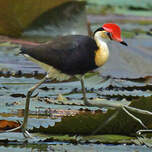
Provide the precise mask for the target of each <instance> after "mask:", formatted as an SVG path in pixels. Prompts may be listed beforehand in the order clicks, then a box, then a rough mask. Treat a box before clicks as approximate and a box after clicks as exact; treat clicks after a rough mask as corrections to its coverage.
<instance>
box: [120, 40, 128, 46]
mask: <svg viewBox="0 0 152 152" xmlns="http://www.w3.org/2000/svg"><path fill="white" fill-rule="evenodd" d="M120 43H121V44H122V45H125V46H128V44H127V43H126V42H125V41H121V42H120Z"/></svg>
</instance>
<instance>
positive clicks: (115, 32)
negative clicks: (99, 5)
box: [102, 23, 122, 42]
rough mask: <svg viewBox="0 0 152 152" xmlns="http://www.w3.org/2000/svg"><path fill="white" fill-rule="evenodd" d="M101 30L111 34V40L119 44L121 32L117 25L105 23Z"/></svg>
mask: <svg viewBox="0 0 152 152" xmlns="http://www.w3.org/2000/svg"><path fill="white" fill-rule="evenodd" d="M102 28H103V29H104V30H105V31H107V32H110V33H111V34H112V38H113V39H114V40H116V41H118V42H121V41H122V39H121V30H120V27H119V26H118V25H117V24H114V23H106V24H104V25H103V26H102Z"/></svg>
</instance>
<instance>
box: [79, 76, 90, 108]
mask: <svg viewBox="0 0 152 152" xmlns="http://www.w3.org/2000/svg"><path fill="white" fill-rule="evenodd" d="M80 82H81V87H82V94H83V101H84V104H85V105H89V102H88V101H87V97H86V89H85V86H84V77H83V76H82V77H81V79H80Z"/></svg>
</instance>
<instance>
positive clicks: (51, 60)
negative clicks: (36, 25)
mask: <svg viewBox="0 0 152 152" xmlns="http://www.w3.org/2000/svg"><path fill="white" fill-rule="evenodd" d="M97 49H98V47H97V45H96V42H95V41H94V40H93V39H92V38H90V37H88V36H82V35H70V36H63V37H60V38H58V39H55V40H54V41H52V42H51V43H48V44H45V45H40V46H37V47H33V48H30V49H29V48H28V49H26V48H21V53H22V54H28V55H30V56H31V57H33V58H35V59H37V60H39V61H41V62H44V63H46V64H48V65H51V66H53V67H54V68H56V69H58V70H60V71H61V72H63V73H66V74H70V75H74V74H84V73H86V72H88V71H90V70H93V69H95V68H97V66H96V65H95V61H94V58H95V51H96V50H97Z"/></svg>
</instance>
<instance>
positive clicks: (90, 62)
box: [20, 23, 127, 137]
mask: <svg viewBox="0 0 152 152" xmlns="http://www.w3.org/2000/svg"><path fill="white" fill-rule="evenodd" d="M108 41H116V42H119V43H120V44H122V45H125V46H127V43H126V42H125V41H123V40H122V38H121V29H120V27H119V26H118V25H117V24H115V23H105V24H103V25H102V26H100V27H99V28H97V29H96V30H95V31H94V33H93V36H92V37H91V36H87V35H66V36H60V37H58V38H56V39H54V40H53V41H51V42H48V43H46V44H41V45H38V46H34V47H31V48H26V47H21V49H20V54H22V55H24V56H25V57H26V58H28V59H29V60H31V61H33V62H34V63H36V64H38V65H39V66H40V67H41V68H43V69H44V70H45V71H46V72H47V75H46V76H45V77H44V78H43V79H42V80H40V82H38V83H37V84H36V85H34V86H33V87H32V88H30V89H29V90H28V92H27V96H26V103H25V110H24V120H23V124H22V126H21V129H22V132H23V135H24V136H25V137H29V136H30V135H29V133H28V132H27V121H28V113H29V104H30V97H31V95H32V93H33V92H34V91H35V90H36V89H37V88H38V87H39V86H40V85H41V84H42V83H44V82H45V81H46V80H47V79H56V80H59V81H60V80H63V79H64V80H68V79H69V78H70V77H73V76H75V77H76V78H78V79H79V80H80V82H81V88H82V94H83V101H84V105H86V106H87V105H89V102H88V100H87V97H86V90H85V85H84V74H85V73H87V72H89V71H92V70H95V69H97V68H99V67H101V66H103V65H104V64H105V63H106V61H107V60H108V57H109V48H108V45H107V43H108Z"/></svg>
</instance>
